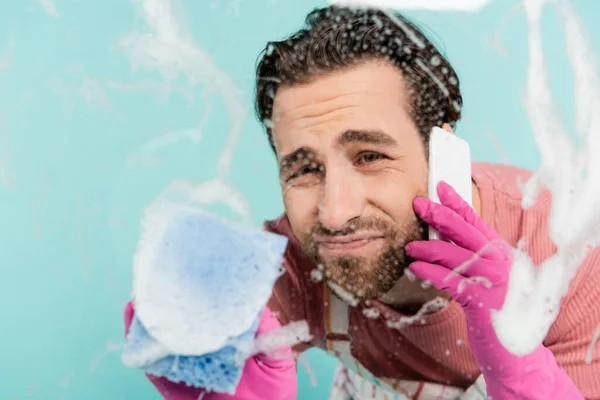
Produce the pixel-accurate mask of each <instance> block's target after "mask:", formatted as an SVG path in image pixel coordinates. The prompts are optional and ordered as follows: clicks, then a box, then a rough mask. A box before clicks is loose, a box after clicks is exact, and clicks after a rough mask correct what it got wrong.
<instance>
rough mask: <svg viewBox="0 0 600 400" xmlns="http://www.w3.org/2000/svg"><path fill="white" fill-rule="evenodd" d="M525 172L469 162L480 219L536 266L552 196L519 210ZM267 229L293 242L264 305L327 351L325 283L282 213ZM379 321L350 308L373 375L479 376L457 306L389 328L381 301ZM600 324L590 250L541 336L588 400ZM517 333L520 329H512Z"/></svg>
mask: <svg viewBox="0 0 600 400" xmlns="http://www.w3.org/2000/svg"><path fill="white" fill-rule="evenodd" d="M529 176H530V172H529V171H526V170H523V169H519V168H515V167H510V166H504V165H495V164H484V163H474V164H473V179H474V181H475V183H476V184H477V186H478V187H479V189H480V192H481V204H482V212H481V213H482V217H483V218H484V219H485V220H486V222H488V224H490V225H491V226H492V227H494V228H495V229H496V231H497V232H498V233H499V234H500V235H501V236H502V237H504V238H505V239H506V240H507V241H508V242H509V243H511V244H512V245H514V246H516V244H517V241H519V239H521V238H525V240H526V243H527V246H526V249H527V251H528V252H529V254H530V255H531V257H532V258H533V260H534V261H535V262H536V263H540V262H542V261H543V260H545V259H546V258H548V257H549V256H551V255H552V254H553V253H554V252H555V251H556V248H555V247H554V246H553V244H552V242H551V241H550V239H549V237H548V215H549V206H550V195H549V193H543V194H542V195H540V197H539V199H538V201H537V203H536V205H535V206H534V207H532V208H530V209H528V210H527V211H523V210H522V209H521V204H520V200H521V197H522V195H521V192H520V190H519V188H518V186H517V179H518V178H520V179H521V180H525V179H527V178H528V177H529ZM265 228H266V229H267V230H269V231H272V232H275V233H279V234H282V235H285V236H287V237H288V238H289V239H290V244H289V245H288V248H287V251H286V254H285V260H284V264H285V267H286V269H287V274H284V275H283V276H282V277H281V278H280V279H279V280H278V281H277V283H276V285H275V288H274V292H273V297H272V298H271V300H270V302H269V307H270V308H271V310H273V311H274V312H278V314H279V320H280V322H281V323H282V324H287V323H288V322H290V321H297V320H304V319H305V320H307V321H308V323H309V325H310V327H311V331H312V332H311V333H312V335H313V337H314V339H313V341H312V342H311V343H306V344H305V345H300V346H298V347H297V349H296V350H298V351H302V350H305V349H307V348H309V347H314V346H316V347H319V348H322V349H325V340H324V336H325V328H324V312H325V309H326V307H324V294H323V293H324V290H323V285H324V283H323V282H315V281H313V280H312V279H311V276H310V272H311V271H312V270H313V269H315V268H316V267H315V265H314V264H313V263H312V262H311V261H310V260H309V259H308V258H307V257H306V255H305V254H304V253H303V251H302V250H301V248H300V246H299V244H298V242H297V241H296V240H295V238H294V236H293V234H292V231H291V228H290V225H289V221H288V219H287V217H286V215H285V214H284V215H282V216H281V217H279V218H278V219H276V220H274V221H269V222H266V223H265ZM374 305H375V306H376V307H377V308H378V309H379V310H380V312H381V315H380V317H379V318H377V319H371V318H366V317H364V316H363V309H364V307H365V306H363V305H359V306H357V307H355V308H352V307H351V308H350V316H349V317H350V324H351V325H352V326H353V327H354V329H351V332H350V334H351V336H352V343H353V356H354V357H355V358H356V359H357V360H358V361H360V363H361V364H362V365H363V366H364V367H366V368H367V369H368V370H370V371H371V373H373V374H374V375H375V376H378V377H388V378H393V379H408V380H417V381H419V380H420V381H426V382H435V383H442V384H450V385H454V386H460V387H463V388H466V387H468V386H470V385H471V384H472V383H473V382H474V381H475V380H476V378H477V377H478V376H479V374H480V372H479V368H478V367H477V364H476V363H475V360H474V358H473V355H472V354H471V351H470V349H469V347H468V345H467V330H466V323H465V316H464V313H463V311H462V309H461V307H460V305H459V304H458V303H456V302H450V304H449V305H448V307H446V308H444V309H443V310H441V311H439V312H437V313H433V314H429V315H426V316H425V317H424V320H425V324H421V323H419V324H415V325H411V326H407V327H404V328H401V329H400V330H398V329H390V328H388V327H387V326H386V320H387V319H392V320H394V319H398V318H399V317H400V316H402V314H400V313H399V312H397V311H395V310H393V309H391V308H390V307H387V306H386V305H385V304H383V303H381V302H377V301H375V302H374ZM599 323H600V249H596V250H595V251H593V252H592V253H591V254H590V255H589V256H588V258H587V260H586V262H585V264H584V265H583V266H582V267H581V268H580V270H579V272H578V274H577V276H576V277H575V278H574V279H573V281H572V282H571V286H570V288H569V292H568V294H567V296H565V298H563V300H562V305H561V310H560V314H559V316H558V318H557V320H556V321H555V322H554V324H553V325H552V327H551V329H550V332H549V333H548V335H547V336H546V340H545V341H544V345H545V346H546V347H547V348H549V349H550V350H551V351H552V352H553V354H554V355H555V357H556V360H557V361H558V364H559V365H560V366H561V367H562V368H564V369H565V370H566V371H567V373H568V374H569V376H570V377H571V378H572V379H573V381H574V382H575V383H576V385H577V386H578V388H579V389H580V391H581V393H582V394H583V395H584V397H585V398H586V399H596V400H600V343H598V344H597V345H596V349H595V352H594V357H593V360H592V362H591V363H590V364H587V363H586V362H585V356H586V352H587V351H588V349H589V346H590V343H591V340H592V336H593V334H594V331H595V329H596V326H597V325H598V324H599ZM515 329H518V327H515Z"/></svg>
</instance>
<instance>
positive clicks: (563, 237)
mask: <svg viewBox="0 0 600 400" xmlns="http://www.w3.org/2000/svg"><path fill="white" fill-rule="evenodd" d="M545 2H546V1H531V2H530V1H524V3H523V5H524V9H525V13H526V16H527V20H528V22H529V30H530V32H529V56H530V61H529V68H528V74H527V75H528V78H527V85H526V93H525V99H524V102H525V107H526V110H527V113H528V116H529V119H530V122H531V125H532V129H533V132H534V136H535V140H536V143H537V145H538V147H539V149H540V153H541V159H542V160H541V165H540V167H539V168H538V170H537V171H536V172H535V173H534V175H533V177H532V178H531V179H530V180H529V181H528V182H526V183H525V184H524V185H523V194H524V197H523V207H524V208H527V207H530V206H531V205H532V204H533V203H534V202H535V199H536V197H537V196H538V195H539V193H540V191H541V190H542V188H546V189H548V190H549V191H550V192H551V193H552V205H551V210H550V220H549V228H550V229H549V230H550V238H551V239H552V241H553V242H554V244H555V245H556V246H557V252H556V254H554V255H553V256H551V257H550V258H548V259H547V260H546V261H544V262H543V263H542V264H541V265H538V266H534V264H533V261H532V260H531V258H530V257H529V256H528V255H526V254H525V253H524V252H523V250H522V249H516V250H515V251H514V264H513V269H512V271H511V275H510V279H509V287H508V293H507V295H506V299H505V304H504V306H503V308H502V310H499V311H493V312H492V320H493V323H494V328H495V329H496V333H497V335H498V337H499V339H500V341H501V342H502V343H503V344H504V346H505V347H506V348H507V349H508V350H509V351H511V352H512V353H514V354H516V355H525V354H528V353H530V352H532V351H533V350H534V349H535V348H536V347H537V346H539V345H540V344H541V343H542V342H543V340H544V338H545V337H546V335H547V333H548V330H549V329H550V326H551V325H552V323H553V322H554V320H555V319H556V317H557V315H558V312H559V306H560V300H561V298H562V297H563V296H564V295H565V294H566V293H567V291H568V288H569V283H570V281H571V279H572V278H573V277H574V276H575V274H576V273H577V270H578V268H579V267H580V266H581V263H582V261H583V260H584V258H585V256H586V255H587V251H586V249H587V248H588V246H592V247H596V246H598V244H600V213H598V209H600V185H598V184H597V183H598V182H600V157H598V156H597V154H599V153H600V135H599V132H600V115H599V114H598V113H597V110H598V109H600V83H599V81H598V76H597V70H596V60H595V55H594V52H593V47H592V46H591V44H590V42H589V39H588V38H587V36H586V34H585V31H584V28H583V26H582V24H581V22H580V21H579V19H578V17H577V15H576V13H575V11H574V9H573V8H572V6H571V5H570V4H568V3H567V2H561V3H560V6H557V7H559V14H560V16H561V21H562V22H563V23H564V29H565V42H566V48H567V53H568V56H569V57H568V59H569V61H570V63H571V67H572V68H573V76H574V86H575V103H576V104H575V106H576V110H577V115H576V118H577V129H578V131H579V134H580V135H581V137H582V142H583V145H582V146H581V145H580V146H577V143H576V141H575V140H574V137H571V136H570V135H569V134H568V132H567V131H566V129H565V128H564V125H563V123H562V121H560V120H559V119H558V115H560V113H559V112H558V107H557V105H556V104H555V102H554V101H553V97H552V93H551V89H550V84H549V80H548V75H547V68H546V63H545V60H544V55H543V51H542V36H541V14H542V8H543V6H544V3H545ZM516 326H519V327H520V328H519V329H515V327H516Z"/></svg>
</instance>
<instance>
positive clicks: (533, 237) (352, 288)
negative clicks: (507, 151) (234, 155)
mask: <svg viewBox="0 0 600 400" xmlns="http://www.w3.org/2000/svg"><path fill="white" fill-rule="evenodd" d="M256 103H257V111H258V114H259V117H260V120H261V121H262V122H263V124H264V125H265V127H266V131H267V135H268V138H269V141H270V143H271V146H272V148H273V150H274V151H275V153H276V156H277V161H278V164H279V167H280V180H281V186H282V193H283V199H284V205H285V214H284V215H282V216H281V217H280V218H278V219H277V220H275V221H270V222H267V223H266V224H265V228H266V229H267V230H269V231H272V232H275V233H279V234H282V235H285V236H287V237H288V238H289V239H290V243H289V245H288V249H287V251H286V254H285V260H284V265H285V268H286V270H287V273H286V274H284V275H283V276H282V277H281V278H280V279H279V280H278V281H277V283H276V285H275V288H274V291H273V296H272V298H271V300H270V301H269V304H268V305H269V308H270V309H271V310H272V311H273V312H274V313H275V315H276V316H277V318H278V320H279V322H280V323H281V324H287V323H289V322H291V321H297V320H306V321H308V323H309V326H310V328H311V334H312V336H313V339H312V341H311V342H310V343H305V344H303V345H300V346H296V347H295V348H294V350H296V351H298V352H301V351H303V350H305V349H307V348H309V347H319V348H322V349H325V350H327V351H329V352H330V353H332V354H334V355H336V356H338V357H339V358H340V359H341V360H342V362H343V364H342V365H343V367H341V368H340V369H339V371H338V376H337V377H336V384H335V387H334V388H333V390H332V394H331V396H332V397H336V396H337V397H336V398H344V399H351V398H356V399H363V398H377V399H379V398H381V399H384V398H390V399H391V398H394V396H396V398H414V399H434V398H435V399H457V398H463V399H466V398H469V399H475V398H485V391H486V390H487V396H488V398H491V397H493V398H494V399H497V398H501V399H512V398H519V399H521V398H522V399H555V398H556V399H566V398H569V399H575V398H579V399H581V398H586V399H600V358H599V357H598V356H595V357H594V358H593V359H592V361H591V363H586V362H585V353H586V351H587V349H588V346H589V344H590V340H591V338H592V336H593V333H594V329H595V327H596V325H597V323H598V321H600V303H599V302H598V301H595V300H597V299H600V253H599V252H598V251H595V252H593V253H591V254H590V255H589V256H588V258H587V259H586V261H585V263H584V265H583V266H582V267H581V268H580V270H579V272H578V274H577V276H576V277H575V278H574V279H573V281H572V283H571V286H570V289H569V293H568V294H567V296H565V298H564V299H563V301H562V303H561V310H560V314H559V316H558V318H557V320H556V321H555V323H554V324H553V326H552V328H551V329H550V331H549V333H548V335H547V337H546V339H545V341H544V344H543V345H542V346H540V347H539V348H537V349H536V350H535V351H534V352H533V353H531V354H530V355H528V356H525V357H523V358H518V357H515V356H513V355H512V354H510V353H508V352H507V351H506V350H504V349H503V347H502V346H501V345H500V343H499V341H498V339H497V338H496V336H495V333H494V331H493V329H492V328H491V323H490V318H489V312H490V310H491V309H494V308H496V309H497V308H499V307H500V306H501V305H502V302H503V299H504V295H505V293H506V286H507V281H508V273H509V271H510V267H511V265H512V252H511V248H512V247H516V246H517V242H518V241H519V240H524V244H525V247H524V248H525V249H526V251H527V252H528V253H529V254H530V255H531V257H532V258H533V260H534V261H535V262H536V263H540V262H542V261H543V260H545V259H546V258H548V257H550V256H551V255H552V254H553V253H554V252H555V250H556V249H555V248H554V247H553V245H552V243H551V241H550V239H549V237H548V221H547V220H548V215H549V203H550V196H549V194H548V193H544V194H542V195H541V196H540V198H539V199H538V201H537V203H536V205H535V206H534V207H532V208H530V209H528V210H527V211H524V210H522V209H521V206H520V199H521V197H522V195H521V193H520V191H519V189H518V187H517V182H518V179H521V180H523V179H526V178H527V177H528V176H529V172H527V171H524V170H521V169H517V168H513V167H508V166H501V165H491V164H482V163H473V199H472V202H473V207H474V210H475V212H476V213H475V212H473V211H472V210H471V209H470V208H469V207H467V206H466V204H465V203H464V201H462V199H460V198H459V197H458V196H457V195H456V193H454V192H453V190H452V188H450V187H448V186H447V185H444V184H441V185H440V186H439V187H438V193H439V195H440V199H441V203H442V204H441V205H436V204H433V203H431V202H429V201H428V200H427V199H426V197H427V171H428V165H427V150H428V138H429V136H428V135H429V132H430V130H431V128H433V127H435V126H443V128H444V129H446V130H447V131H450V132H451V131H452V129H453V128H454V127H455V125H456V123H457V121H458V120H459V119H460V116H461V106H462V98H461V94H460V88H459V81H458V77H457V75H456V73H455V71H454V70H453V68H452V67H451V66H450V64H449V63H448V61H447V60H446V59H445V58H444V57H443V56H442V55H441V54H440V53H439V52H438V51H437V49H436V48H435V47H434V46H433V45H432V44H431V43H430V41H429V40H428V39H427V38H426V37H425V36H424V34H423V33H422V32H421V31H420V30H419V29H418V28H416V27H415V26H414V25H413V24H411V23H410V22H409V21H407V20H406V19H405V18H403V17H402V16H401V15H398V14H390V13H386V12H383V11H376V10H369V9H347V8H340V7H327V8H323V9H318V10H315V11H313V12H312V13H310V14H309V15H308V17H307V19H306V26H305V27H304V28H303V29H302V30H300V31H299V32H297V33H295V34H294V35H292V36H291V37H290V38H289V39H287V40H284V41H280V42H272V43H270V44H269V45H268V46H267V47H266V49H265V52H264V54H263V56H262V58H261V60H260V63H259V65H258V69H257V95H256ZM427 225H432V226H434V227H435V229H437V230H439V231H440V233H442V234H443V235H444V236H446V237H448V238H450V239H452V241H453V242H454V243H453V244H451V243H447V242H441V241H427V233H426V232H427V229H426V228H427ZM466 261H469V264H472V266H471V267H470V269H468V270H467V271H463V272H460V274H457V273H453V272H452V271H454V270H456V268H457V267H459V266H461V265H462V264H464V263H465V262H466ZM410 272H412V273H410ZM473 276H478V277H482V279H481V280H482V281H483V280H485V282H487V284H483V283H482V284H468V285H466V286H467V289H464V290H463V289H460V288H459V287H460V286H461V282H463V281H464V280H465V279H466V278H470V277H473ZM426 282H431V285H429V286H428V285H426V284H425V283H426ZM435 299H438V300H437V302H436V301H435ZM432 301H433V303H432ZM432 304H433V305H434V306H435V305H437V307H432V306H431V305H432ZM424 305H428V307H425V309H422V308H423V306H424ZM515 329H519V328H518V327H515ZM247 375H248V374H246V375H244V379H249V380H252V381H254V382H255V383H258V382H262V377H261V375H260V373H257V374H255V375H253V376H252V377H250V376H247ZM163 383H164V382H163ZM165 384H166V383H165ZM172 389H173V388H171V390H172ZM269 390H270V392H269V393H272V395H271V396H270V397H269V398H273V399H276V398H281V397H278V395H277V393H279V392H278V390H279V389H278V387H277V383H273V384H272V385H271V386H270V387H269ZM163 394H164V392H163ZM244 396H245V395H244V394H239V397H238V398H247V397H244ZM402 396H404V397H402ZM165 397H167V396H165ZM167 398H174V399H175V398H177V397H167ZM181 398H183V397H181ZM249 398H258V397H252V396H249Z"/></svg>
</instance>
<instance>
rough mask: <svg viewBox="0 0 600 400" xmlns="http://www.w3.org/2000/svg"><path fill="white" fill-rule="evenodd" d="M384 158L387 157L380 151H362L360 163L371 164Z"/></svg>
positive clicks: (359, 158)
mask: <svg viewBox="0 0 600 400" xmlns="http://www.w3.org/2000/svg"><path fill="white" fill-rule="evenodd" d="M384 158H386V157H385V156H384V155H383V154H380V153H374V152H368V153H362V154H360V155H359V157H358V163H359V164H371V163H374V162H376V161H379V160H382V159H384Z"/></svg>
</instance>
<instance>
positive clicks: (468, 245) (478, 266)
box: [406, 182, 583, 400]
mask: <svg viewBox="0 0 600 400" xmlns="http://www.w3.org/2000/svg"><path fill="white" fill-rule="evenodd" d="M437 190H438V194H439V198H440V202H441V203H442V204H441V205H440V204H436V203H434V202H432V201H431V200H429V199H426V198H421V197H418V198H415V200H414V201H413V208H414V210H415V212H416V213H417V214H418V215H419V216H420V217H421V218H422V219H423V220H424V221H425V222H426V223H427V224H429V225H430V226H432V227H433V228H434V229H435V230H436V231H438V232H439V233H440V234H441V235H442V236H444V237H445V238H447V239H449V240H451V241H452V242H454V243H455V244H454V243H449V242H446V241H442V240H430V241H416V242H412V243H409V244H408V245H407V246H406V252H407V254H408V255H409V256H410V257H412V258H414V259H415V260H418V261H416V262H413V263H412V264H411V265H410V267H409V268H410V270H411V271H412V272H413V273H414V274H415V275H416V276H417V277H418V278H420V279H422V280H427V281H430V282H431V284H432V285H433V286H435V287H436V288H437V289H439V290H444V291H446V292H447V293H448V294H449V295H450V296H452V298H453V299H454V300H455V301H457V302H458V303H459V304H460V305H461V306H462V308H463V310H464V312H465V315H466V319H467V326H468V335H469V345H470V346H471V351H472V352H473V356H474V357H475V360H476V361H477V365H479V369H480V370H481V372H482V373H483V375H484V379H485V381H486V384H487V393H488V396H489V397H490V398H492V399H494V400H499V399H511V400H512V399H531V400H533V399H536V400H537V399H540V400H542V399H544V400H549V399H561V400H562V399H569V400H571V399H583V396H582V395H581V393H580V392H579V390H578V389H577V387H576V386H575V384H574V383H573V381H572V380H571V378H570V377H569V376H568V375H567V373H566V372H565V371H564V370H563V369H562V368H561V367H559V366H558V364H557V363H556V359H555V358H554V355H553V354H552V352H551V351H550V350H548V349H547V348H545V347H544V346H543V345H540V346H539V347H538V348H537V349H536V350H534V351H533V352H532V353H531V354H529V355H527V356H524V357H518V356H515V355H513V354H512V353H510V352H509V351H507V350H506V349H505V348H504V346H502V344H501V343H500V341H499V340H498V338H497V336H496V332H495V331H494V328H493V326H492V322H491V316H490V310H491V309H500V308H501V307H502V305H503V303H504V298H505V296H506V290H507V283H508V277H509V272H510V269H511V267H512V260H513V257H512V251H513V249H512V246H511V245H510V244H508V243H507V242H506V241H505V240H504V239H502V238H501V237H500V235H498V233H496V232H495V231H494V229H492V228H491V227H490V226H488V225H487V224H486V223H485V222H484V221H483V219H481V218H480V217H479V216H478V215H477V214H476V213H475V211H474V210H473V209H472V208H471V206H469V205H468V204H467V203H466V202H465V201H464V200H463V199H462V198H461V197H460V196H459V195H458V194H457V193H456V192H455V191H454V189H452V187H450V185H448V184H447V183H444V182H441V183H439V184H438V187H437ZM515 329H519V328H518V327H516V326H515Z"/></svg>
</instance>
